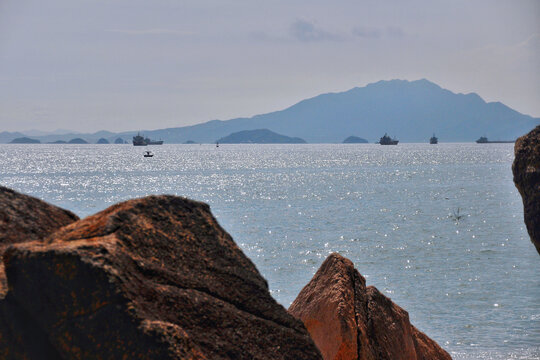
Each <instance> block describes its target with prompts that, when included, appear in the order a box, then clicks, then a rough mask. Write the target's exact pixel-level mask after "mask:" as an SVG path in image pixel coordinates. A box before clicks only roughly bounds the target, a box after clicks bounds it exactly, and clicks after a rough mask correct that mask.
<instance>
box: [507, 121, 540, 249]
mask: <svg viewBox="0 0 540 360" xmlns="http://www.w3.org/2000/svg"><path fill="white" fill-rule="evenodd" d="M514 154H515V159H514V164H513V165H512V171H513V173H514V183H515V184H516V187H517V189H518V190H519V193H520V194H521V197H522V198H523V208H524V215H525V224H526V225H527V231H528V232H529V236H530V237H531V241H532V243H533V244H534V246H536V250H537V251H538V253H539V254H540V126H537V127H536V128H535V129H533V130H532V131H531V132H530V133H528V134H527V135H524V136H522V137H520V138H519V139H517V141H516V145H515V147H514Z"/></svg>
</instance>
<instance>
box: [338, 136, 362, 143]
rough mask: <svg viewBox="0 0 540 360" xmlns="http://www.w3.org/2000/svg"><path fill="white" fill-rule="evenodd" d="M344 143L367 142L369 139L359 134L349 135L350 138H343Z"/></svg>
mask: <svg viewBox="0 0 540 360" xmlns="http://www.w3.org/2000/svg"><path fill="white" fill-rule="evenodd" d="M343 143H344V144H367V143H368V141H367V140H366V139H362V138H361V137H358V136H349V137H348V138H346V139H345V140H343Z"/></svg>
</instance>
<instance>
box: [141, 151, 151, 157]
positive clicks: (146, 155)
mask: <svg viewBox="0 0 540 360" xmlns="http://www.w3.org/2000/svg"><path fill="white" fill-rule="evenodd" d="M143 156H144V157H152V156H154V154H152V152H151V151H145V154H144V155H143Z"/></svg>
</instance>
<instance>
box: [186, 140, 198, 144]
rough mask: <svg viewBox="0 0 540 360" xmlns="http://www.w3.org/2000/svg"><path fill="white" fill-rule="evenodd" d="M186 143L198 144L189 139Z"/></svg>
mask: <svg viewBox="0 0 540 360" xmlns="http://www.w3.org/2000/svg"><path fill="white" fill-rule="evenodd" d="M184 144H196V142H195V141H193V140H188V141H186V142H185V143H184Z"/></svg>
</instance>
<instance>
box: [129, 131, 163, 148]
mask: <svg viewBox="0 0 540 360" xmlns="http://www.w3.org/2000/svg"><path fill="white" fill-rule="evenodd" d="M147 145H163V140H150V139H149V138H145V137H144V136H141V134H137V135H136V136H134V137H133V146H147Z"/></svg>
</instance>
